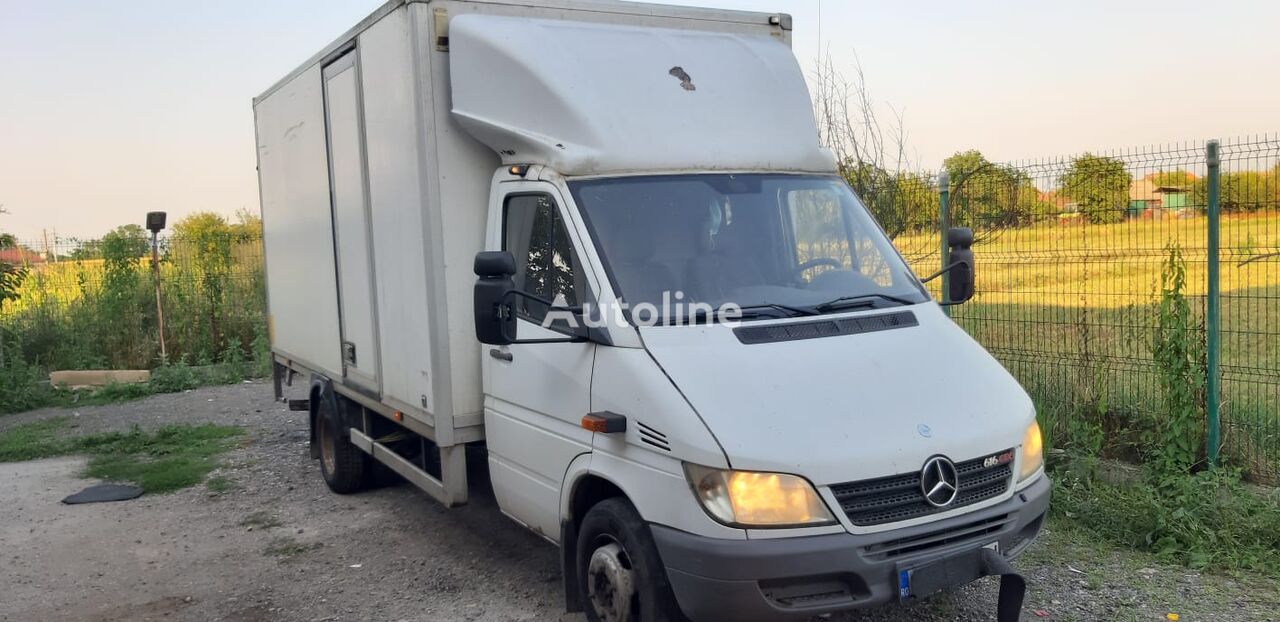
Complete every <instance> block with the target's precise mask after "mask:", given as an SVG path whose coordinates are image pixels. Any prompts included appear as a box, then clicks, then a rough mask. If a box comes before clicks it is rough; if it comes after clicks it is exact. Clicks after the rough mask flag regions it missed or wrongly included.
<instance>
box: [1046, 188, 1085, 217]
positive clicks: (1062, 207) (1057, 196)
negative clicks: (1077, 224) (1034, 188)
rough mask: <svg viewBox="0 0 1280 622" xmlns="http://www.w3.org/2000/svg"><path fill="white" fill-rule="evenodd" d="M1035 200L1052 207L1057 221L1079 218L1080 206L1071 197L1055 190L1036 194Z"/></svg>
mask: <svg viewBox="0 0 1280 622" xmlns="http://www.w3.org/2000/svg"><path fill="white" fill-rule="evenodd" d="M1036 200H1038V201H1040V202H1041V203H1048V204H1049V205H1052V206H1053V212H1054V214H1055V215H1057V217H1058V219H1059V220H1075V219H1078V218H1080V204H1079V203H1077V202H1076V201H1075V200H1074V199H1072V198H1071V197H1069V196H1067V195H1065V194H1062V193H1060V192H1058V191H1056V190H1049V191H1044V190H1040V191H1038V192H1036Z"/></svg>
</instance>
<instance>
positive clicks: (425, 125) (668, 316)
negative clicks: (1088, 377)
mask: <svg viewBox="0 0 1280 622" xmlns="http://www.w3.org/2000/svg"><path fill="white" fill-rule="evenodd" d="M790 29H791V20H790V17H788V16H786V15H783V14H757V13H741V12H731V11H713V10H709V9H687V8H682V7H658V6H651V5H643V4H635V3H628V2H559V1H551V2H544V3H516V2H463V1H438V0H437V1H435V2H391V3H389V4H388V5H387V6H386V7H384V8H383V9H381V10H380V12H379V13H375V15H374V16H371V17H370V19H369V20H366V22H365V23H363V24H362V25H361V26H358V27H357V29H355V30H353V32H352V33H349V34H348V35H346V36H344V37H343V38H342V39H340V40H339V41H338V42H335V44H334V46H331V48H330V49H328V50H326V51H324V52H322V53H321V54H320V55H318V56H317V58H316V59H314V60H313V62H312V63H311V64H310V65H307V66H304V68H303V69H300V70H299V72H295V74H293V75H291V76H290V77H288V78H286V80H285V81H283V82H282V83H281V85H278V86H277V87H275V88H273V90H272V91H270V92H269V93H268V94H265V95H264V96H263V97H261V98H259V100H257V101H256V102H255V111H256V112H257V114H258V118H259V137H260V138H259V142H260V145H259V157H260V171H261V172H260V174H261V176H262V186H263V197H264V198H263V205H264V231H265V244H266V248H267V266H268V293H269V300H270V305H271V312H272V317H273V326H275V327H279V326H281V320H282V317H281V316H287V317H285V318H284V319H287V320H288V321H289V323H288V324H287V326H286V327H285V328H284V332H285V333H286V334H285V335H283V336H281V335H280V334H277V333H278V330H277V333H273V346H274V351H275V353H276V354H275V358H276V362H277V385H278V387H279V385H281V384H283V383H285V382H286V381H289V380H292V379H293V378H294V377H295V376H297V375H302V376H304V377H306V378H307V381H308V386H309V387H310V393H309V396H310V397H309V399H308V400H305V401H300V402H299V407H300V408H306V409H307V410H308V411H309V412H310V421H311V427H312V438H313V454H314V455H315V456H316V457H318V458H320V466H321V472H322V474H323V475H324V477H325V479H326V481H328V482H329V483H330V486H331V487H332V488H333V489H334V490H335V491H336V492H342V493H350V492H356V491H358V490H360V489H362V488H363V484H364V481H365V480H366V479H367V474H368V471H369V467H368V465H369V464H371V463H372V462H379V463H381V464H384V465H386V466H388V467H390V468H391V469H393V470H395V471H396V472H398V473H400V474H401V475H403V476H405V477H406V479H408V480H409V481H411V482H413V483H415V484H417V485H419V486H420V487H422V488H423V489H424V490H426V491H427V492H428V493H430V494H432V495H433V496H435V497H436V498H437V499H439V500H441V501H442V502H444V503H445V504H447V505H456V504H459V503H464V502H465V501H466V499H467V488H468V485H467V482H466V475H465V473H466V469H465V460H466V456H467V453H466V451H465V450H466V448H467V447H468V446H471V447H476V448H482V449H483V456H484V459H485V460H486V462H487V465H488V478H489V480H490V481H489V483H490V484H491V486H492V490H493V493H494V496H495V498H496V500H497V504H498V506H499V508H500V509H501V511H502V512H503V513H505V514H506V515H508V516H509V517H511V518H512V519H513V520H514V521H515V522H517V523H519V524H521V525H523V526H525V527H526V528H528V529H530V530H532V531H533V532H534V533H537V534H539V535H540V536H542V537H543V538H545V539H547V540H548V541H550V542H552V543H554V544H555V545H557V546H558V547H559V548H560V551H561V557H562V561H563V565H562V568H563V576H564V592H565V602H566V607H567V608H568V609H569V610H570V611H583V612H584V614H585V616H586V617H587V619H589V620H593V621H597V620H605V621H611V622H625V621H630V620H641V621H648V620H679V619H686V618H688V619H693V620H771V619H779V618H781V619H787V618H800V619H804V618H807V617H810V616H813V615H818V614H825V613H830V612H835V611H841V610H846V609H854V608H864V607H870V606H877V605H883V604H886V603H891V602H906V601H910V600H913V599H918V598H924V597H927V596H929V595H931V594H933V593H935V592H937V591H940V590H944V589H949V588H952V587H956V586H957V585H961V584H963V583H967V582H968V581H971V580H974V579H976V578H978V577H981V576H986V575H1002V576H1004V579H1007V580H1008V581H1009V583H1010V587H1009V592H1010V594H1011V596H1010V597H1009V599H1010V601H1011V602H1012V601H1013V600H1015V598H1014V596H1013V594H1015V593H1016V592H1017V590H1018V586H1020V585H1021V579H1020V578H1018V577H1017V575H1016V573H1015V572H1014V571H1013V569H1012V568H1011V566H1010V565H1009V563H1008V562H1009V561H1010V560H1012V559H1013V558H1015V557H1016V556H1017V555H1018V554H1020V553H1021V552H1022V551H1023V550H1024V549H1025V548H1026V547H1027V546H1028V545H1029V544H1030V543H1031V542H1032V541H1033V540H1034V539H1035V538H1036V536H1037V534H1038V533H1039V530H1040V528H1041V525H1042V523H1043V520H1044V516H1045V512H1046V510H1047V507H1048V501H1049V483H1048V481H1047V479H1046V478H1045V476H1044V469H1043V460H1042V455H1041V439H1040V432H1039V428H1038V427H1037V425H1036V419H1035V410H1034V405H1033V404H1032V402H1031V400H1030V398H1029V397H1028V396H1027V394H1026V392H1025V391H1024V390H1023V389H1022V388H1021V387H1020V386H1019V385H1018V383H1017V382H1016V381H1015V380H1014V379H1013V378H1012V377H1011V376H1010V374H1009V373H1008V372H1007V371H1006V370H1005V369H1004V368H1003V367H1002V366H1001V365H1000V364H999V363H998V362H997V361H996V360H995V359H994V358H993V357H991V355H989V354H988V353H987V352H986V351H985V350H983V348H982V347H981V346H980V345H978V344H977V343H976V342H975V341H974V340H973V339H972V338H970V337H969V336H968V335H967V334H966V333H965V332H964V331H963V330H961V329H960V328H959V327H957V326H956V325H955V324H954V323H953V322H952V321H951V320H950V318H949V317H948V316H947V315H946V314H945V313H944V311H943V307H942V306H941V305H940V304H939V301H936V300H934V299H933V297H932V296H931V295H930V293H929V291H928V290H927V289H926V288H925V287H924V286H923V284H922V281H921V279H919V278H918V277H917V276H916V275H915V274H913V273H912V271H911V269H910V268H909V267H908V265H907V263H906V261H904V259H903V258H902V257H901V256H900V255H899V253H898V252H897V251H896V250H895V248H894V246H893V244H892V243H891V242H890V240H889V239H888V237H887V236H886V235H885V233H884V231H883V230H882V229H881V228H880V226H879V225H878V224H877V223H876V221H875V219H874V218H873V217H872V215H871V213H870V212H869V211H868V210H867V208H866V206H865V205H864V204H863V203H862V201H861V200H860V199H859V197H858V196H856V195H855V194H854V193H853V192H852V191H851V190H850V188H849V186H848V184H847V183H846V182H845V180H844V179H843V178H842V177H841V176H840V172H839V171H840V168H839V166H838V165H837V164H838V163H837V162H836V161H835V159H834V157H833V156H832V155H831V152H830V151H829V150H827V149H825V148H823V147H822V146H821V145H820V144H819V140H818V133H817V130H816V127H815V124H814V119H813V115H812V111H811V102H810V99H809V96H808V90H807V87H806V85H805V81H804V78H803V73H802V71H801V69H800V67H799V65H798V64H797V62H796V60H795V58H794V56H793V55H792V53H791V50H790V46H789V43H790ZM406 84H407V85H408V86H405V85H406ZM308 97H311V98H313V99H314V100H315V102H316V103H315V104H309V103H307V101H308V99H307V98H308ZM317 122H318V123H317ZM308 123H310V124H311V125H307V124H308ZM317 125H318V126H319V127H320V128H323V129H322V130H320V132H321V133H318V134H314V135H312V136H311V137H310V140H312V142H313V144H312V146H311V147H308V148H306V149H313V150H314V149H319V150H321V151H320V152H318V157H316V158H315V159H314V162H312V165H313V168H312V169H310V170H312V171H314V175H319V174H320V172H321V167H320V165H321V164H323V165H324V168H323V170H324V171H326V172H325V175H324V179H325V183H326V185H328V186H329V190H330V191H329V193H328V201H327V203H328V205H327V206H326V208H325V209H323V210H317V209H315V207H314V205H315V203H316V197H318V196H320V193H318V192H317V193H310V194H307V193H302V192H301V191H300V190H298V189H299V188H303V187H304V186H305V184H306V183H311V182H309V181H308V180H309V179H310V177H311V176H314V175H311V176H309V175H307V174H305V173H304V172H300V171H299V170H297V169H298V168H299V167H300V166H302V164H299V163H300V162H311V160H307V159H306V158H303V157H302V155H300V154H302V153H303V152H304V151H305V149H304V150H303V151H298V153H294V154H293V155H289V154H290V153H292V152H290V151H289V150H291V149H293V150H298V149H302V148H300V147H298V146H297V144H298V141H299V140H308V135H307V132H308V131H315V130H312V129H308V128H315V127H316V126H317ZM347 126H349V127H350V131H348V132H346V133H343V132H342V131H341V130H342V129H343V128H344V127H347ZM335 128H337V130H335ZM291 132H292V137H291V136H290V133H291ZM308 153H309V152H308ZM325 154H327V156H326V155H325ZM344 214H345V215H346V216H344ZM306 227H312V229H310V231H312V232H313V234H314V235H315V236H327V237H325V238H324V241H327V242H328V244H329V245H330V246H329V249H331V250H330V251H326V250H325V249H324V244H319V245H318V247H319V250H317V248H316V247H317V245H314V244H303V243H302V241H301V240H306V239H309V238H308V237H307V236H305V235H301V233H300V232H301V231H302V229H305V228H306ZM326 232H327V233H326ZM947 241H948V243H949V246H950V249H951V254H950V262H949V263H948V265H946V266H941V267H942V268H943V270H944V272H947V273H949V274H950V276H951V282H950V285H949V287H948V288H947V296H948V298H947V299H946V300H944V301H942V302H943V303H944V304H952V303H959V302H963V301H964V300H965V299H967V298H968V297H969V296H971V295H972V293H973V280H974V275H975V270H974V265H975V260H974V257H973V254H972V252H971V251H970V250H969V246H970V245H971V244H972V241H973V240H972V235H971V234H969V233H968V232H967V231H963V230H956V231H951V232H948V240H947ZM353 257H354V258H355V259H352V258H353ZM282 264H284V265H287V266H288V269H281V268H278V267H277V266H280V265H282ZM311 264H319V265H318V266H316V270H317V271H318V274H313V273H312V272H310V271H308V270H307V268H306V266H309V265H311ZM329 270H331V271H329ZM326 271H328V272H326ZM335 274H336V282H335V277H334V275H335ZM280 282H283V283H285V284H278V283H280ZM285 288H296V290H295V292H301V293H303V294H305V295H308V296H310V297H309V298H308V303H307V304H306V305H301V304H299V303H298V302H297V299H296V298H295V296H293V295H291V293H292V292H290V291H288V290H286V289H285ZM330 298H332V299H335V300H336V302H334V303H333V304H334V307H333V313H332V315H333V316H335V318H334V319H333V320H332V321H330V320H327V319H325V318H328V316H329V314H328V312H327V311H325V309H324V308H322V307H324V306H325V305H327V304H328V303H323V302H320V301H324V300H328V299H330ZM349 325H350V327H348V326H349ZM308 327H310V328H308ZM317 335H319V337H317ZM326 344H328V345H326ZM348 354H350V356H349V357H348ZM348 359H349V360H348ZM325 361H328V363H325ZM278 390H279V389H278ZM473 453H474V452H473ZM1004 585H1005V584H1004V582H1003V580H1002V597H1001V605H1000V607H1001V617H1002V619H1016V615H1017V608H1018V606H1017V604H1016V603H1014V604H1013V605H1012V606H1011V605H1009V604H1007V603H1006V602H1005V600H1006V599H1005V596H1004V594H1003V592H1004V587H1003V586H1004ZM1016 600H1020V596H1018V597H1017V598H1016ZM1010 612H1012V613H1010ZM1009 615H1013V616H1014V617H1013V618H1009V617H1008V616H1009Z"/></svg>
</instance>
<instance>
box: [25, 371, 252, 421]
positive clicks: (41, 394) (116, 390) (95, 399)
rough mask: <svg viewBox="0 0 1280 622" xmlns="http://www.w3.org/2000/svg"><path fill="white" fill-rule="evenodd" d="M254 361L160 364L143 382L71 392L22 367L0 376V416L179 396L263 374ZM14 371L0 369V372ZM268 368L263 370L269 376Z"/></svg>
mask: <svg viewBox="0 0 1280 622" xmlns="http://www.w3.org/2000/svg"><path fill="white" fill-rule="evenodd" d="M261 367H262V366H261V365H259V364H258V363H256V362H248V361H238V362H227V363H217V364H214V365H203V366H192V365H187V364H185V363H174V364H170V365H163V366H160V367H157V368H155V369H153V370H152V371H151V380H150V381H148V382H144V383H128V384H126V383H115V382H113V383H109V384H106V385H104V386H101V387H98V388H96V389H80V390H75V391H73V390H70V389H65V388H61V387H51V386H49V385H48V383H42V382H41V381H42V380H43V379H45V378H46V377H45V376H43V375H42V374H38V373H35V372H34V368H29V367H26V368H23V369H22V372H23V373H22V374H17V373H15V374H14V375H11V376H9V377H8V378H4V377H0V415H5V414H13V413H18V412H24V411H28V410H34V409H37V408H47V407H63V408H69V407H72V406H101V405H104V404H116V403H119V402H129V401H133V400H137V399H142V398H144V397H148V396H151V395H158V394H161V393H180V392H182V391H188V390H191V389H197V388H200V387H205V386H215V385H224V384H235V383H237V382H241V381H244V380H248V379H251V378H254V377H261V375H262V374H263V373H264V372H263V370H262V369H261ZM11 371H13V370H4V369H0V373H8V372H11ZM269 372H270V369H269V368H268V369H267V370H266V373H269Z"/></svg>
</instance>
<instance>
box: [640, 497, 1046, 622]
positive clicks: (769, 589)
mask: <svg viewBox="0 0 1280 622" xmlns="http://www.w3.org/2000/svg"><path fill="white" fill-rule="evenodd" d="M1049 488H1050V486H1049V479H1048V477H1041V478H1040V479H1039V480H1038V481H1036V482H1035V483H1034V484H1032V485H1031V486H1028V487H1027V488H1026V489H1024V490H1022V491H1020V492H1018V493H1016V494H1014V496H1013V497H1012V498H1011V499H1009V500H1007V501H1005V502H1003V503H1000V504H998V505H994V506H991V507H988V508H983V509H981V510H978V511H975V512H969V513H967V514H963V515H960V516H955V517H952V518H948V519H945V520H940V521H936V522H932V523H926V524H923V525H916V526H914V527H908V528H904V529H894V530H890V531H884V532H880V533H875V534H862V535H858V534H850V533H841V534H828V535H821V536H804V537H796V538H778V539H768V540H721V539H715V538H707V537H703V536H696V535H693V534H689V533H685V532H683V531H678V530H675V529H671V528H669V527H664V526H661V525H652V532H653V538H654V541H655V542H656V543H657V545H658V551H659V553H660V554H661V555H662V560H663V564H664V565H665V566H666V568H667V576H668V577H669V578H670V580H671V587H672V589H673V590H674V591H675V595H676V600H678V601H679V603H680V608H681V609H683V610H684V613H685V615H687V616H689V617H690V618H691V619H693V620H695V621H702V620H743V621H751V620H777V619H786V618H805V617H809V616H813V615H817V614H823V613H829V612H833V611H841V610H846V609H860V608H864V607H874V606H877V605H882V604H885V603H889V602H893V601H896V600H898V570H899V568H902V567H909V566H918V565H921V564H926V563H929V562H932V561H936V560H940V559H945V558H947V557H949V556H953V555H956V554H957V553H960V552H963V551H968V550H972V549H975V548H978V547H981V546H984V545H987V544H990V543H991V542H995V541H999V543H1000V550H1001V551H1003V552H1004V554H1005V556H1006V557H1007V558H1010V559H1012V558H1013V557H1016V556H1017V555H1018V554H1019V553H1021V552H1022V550H1023V549H1025V548H1026V547H1027V545H1029V544H1030V543H1031V541H1032V540H1034V539H1035V538H1036V536H1037V535H1039V533H1040V528H1041V526H1042V525H1043V523H1044V516H1045V512H1046V511H1047V510H1048V508H1049Z"/></svg>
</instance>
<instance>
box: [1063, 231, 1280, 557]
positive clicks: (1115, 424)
mask: <svg viewBox="0 0 1280 622" xmlns="http://www.w3.org/2000/svg"><path fill="white" fill-rule="evenodd" d="M1166 252H1167V255H1166V260H1165V263H1164V265H1163V268H1162V271H1161V275H1160V289H1159V291H1160V296H1159V299H1158V302H1157V303H1156V305H1155V309H1154V312H1155V315H1156V318H1157V321H1156V329H1155V330H1154V331H1153V332H1152V334H1151V335H1149V341H1148V342H1147V344H1146V347H1147V348H1149V351H1150V356H1151V359H1152V361H1153V362H1154V364H1155V366H1156V370H1157V375H1158V378H1157V380H1158V385H1159V389H1160V395H1162V396H1163V399H1162V401H1161V406H1162V408H1160V410H1159V411H1155V412H1152V411H1144V412H1141V413H1136V414H1134V416H1132V417H1130V418H1128V419H1125V420H1117V419H1115V418H1113V417H1110V416H1109V415H1110V412H1111V411H1109V409H1107V408H1106V407H1105V406H1104V405H1096V407H1095V408H1091V409H1090V408H1085V409H1076V410H1075V411H1074V412H1069V413H1064V412H1063V411H1062V407H1061V406H1060V405H1052V406H1048V407H1042V408H1041V410H1040V416H1041V424H1042V427H1044V428H1045V429H1047V430H1051V431H1052V432H1051V434H1050V435H1049V437H1048V439H1047V445H1048V446H1049V449H1050V452H1049V454H1050V456H1051V463H1050V469H1051V474H1052V477H1053V478H1054V498H1053V503H1052V506H1051V507H1052V511H1053V513H1054V515H1055V516H1057V517H1059V518H1062V519H1067V520H1069V521H1070V522H1071V523H1073V524H1075V525H1076V526H1078V527H1080V528H1081V529H1083V530H1085V531H1087V532H1089V533H1092V534H1094V535H1096V536H1098V537H1099V538H1101V539H1102V540H1104V541H1107V542H1110V543H1113V544H1117V545H1121V546H1128V547H1133V548H1137V549H1139V550H1144V551H1149V552H1151V553H1153V554H1155V555H1156V556H1158V557H1159V558H1161V559H1164V560H1167V561H1174V562H1177V563H1182V564H1185V565H1187V566H1190V567H1193V568H1212V569H1219V570H1227V571H1241V570H1249V571H1256V572H1261V573H1264V574H1266V575H1269V576H1271V577H1272V578H1274V579H1276V580H1277V581H1280V556H1277V555H1276V551H1278V550H1280V493H1277V492H1276V491H1274V490H1266V489H1260V488H1256V487H1250V486H1246V485H1245V484H1244V482H1243V481H1242V478H1241V472H1240V470H1239V469H1237V468H1231V467H1218V468H1210V466H1209V465H1208V464H1207V463H1206V455H1205V439H1204V434H1205V428H1206V421H1205V419H1206V414H1205V407H1204V391H1205V387H1204V378H1205V375H1204V368H1203V366H1204V344H1203V341H1202V339H1203V332H1202V331H1201V330H1200V327H1199V325H1198V321H1199V320H1197V317H1196V314H1195V313H1193V310H1192V305H1191V302H1190V300H1189V298H1188V294H1187V292H1186V290H1187V271H1186V260H1185V258H1184V257H1183V254H1182V252H1181V250H1180V249H1179V248H1178V247H1177V246H1173V245H1171V246H1170V247H1169V248H1168V249H1167V251H1166ZM1118 438H1122V439H1125V440H1124V443H1125V451H1126V452H1127V453H1129V455H1132V456H1135V457H1136V458H1137V460H1138V461H1139V462H1140V463H1141V470H1140V471H1139V472H1138V473H1137V475H1136V477H1133V478H1130V481H1123V480H1122V479H1118V478H1115V477H1110V478H1108V477H1104V476H1103V473H1102V470H1103V467H1104V464H1103V456H1106V455H1108V453H1113V452H1115V451H1116V446H1115V443H1116V439H1118Z"/></svg>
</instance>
